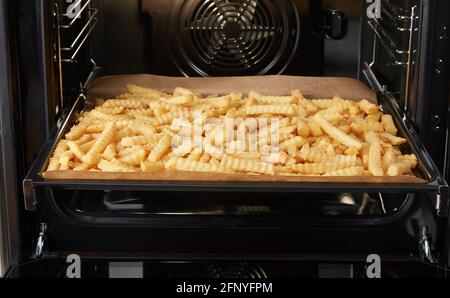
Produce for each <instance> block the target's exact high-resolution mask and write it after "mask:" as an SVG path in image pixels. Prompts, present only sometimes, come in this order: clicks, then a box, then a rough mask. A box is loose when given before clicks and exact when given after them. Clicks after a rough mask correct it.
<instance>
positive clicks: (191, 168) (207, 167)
mask: <svg viewBox="0 0 450 298" xmlns="http://www.w3.org/2000/svg"><path fill="white" fill-rule="evenodd" d="M166 168H169V169H174V170H177V171H184V172H216V171H217V166H215V165H213V164H209V163H205V162H201V161H196V160H191V159H183V158H175V159H173V160H170V161H168V162H167V163H166Z"/></svg>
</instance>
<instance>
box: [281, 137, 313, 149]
mask: <svg viewBox="0 0 450 298" xmlns="http://www.w3.org/2000/svg"><path fill="white" fill-rule="evenodd" d="M306 143H307V140H306V139H304V138H302V137H299V136H297V137H293V138H289V139H288V140H286V141H284V142H282V143H281V144H280V149H282V150H287V149H288V148H290V147H293V148H295V149H297V148H299V147H301V146H303V145H304V144H306Z"/></svg>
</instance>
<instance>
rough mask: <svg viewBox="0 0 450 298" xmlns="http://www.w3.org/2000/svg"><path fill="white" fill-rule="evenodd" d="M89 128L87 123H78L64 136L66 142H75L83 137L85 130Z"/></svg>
mask: <svg viewBox="0 0 450 298" xmlns="http://www.w3.org/2000/svg"><path fill="white" fill-rule="evenodd" d="M88 126H89V124H88V123H79V124H78V125H75V126H74V127H72V129H71V130H70V132H69V133H67V134H66V140H68V141H76V140H78V139H79V138H81V137H82V136H83V134H84V133H85V132H86V128H87V127H88Z"/></svg>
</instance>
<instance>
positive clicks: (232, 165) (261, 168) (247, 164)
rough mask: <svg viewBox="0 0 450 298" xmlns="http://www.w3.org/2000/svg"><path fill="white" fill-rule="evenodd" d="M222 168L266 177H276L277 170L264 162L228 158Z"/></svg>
mask: <svg viewBox="0 0 450 298" xmlns="http://www.w3.org/2000/svg"><path fill="white" fill-rule="evenodd" d="M221 166H222V167H224V168H227V169H231V170H234V171H239V172H250V173H259V174H266V175H274V174H275V169H274V168H273V165H271V164H268V163H263V162H258V161H254V160H249V159H240V158H233V157H230V156H226V157H225V158H224V159H223V160H222V163H221Z"/></svg>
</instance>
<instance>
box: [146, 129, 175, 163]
mask: <svg viewBox="0 0 450 298" xmlns="http://www.w3.org/2000/svg"><path fill="white" fill-rule="evenodd" d="M171 145H172V137H171V136H170V135H168V134H166V135H164V136H163V137H162V138H161V140H160V141H159V143H158V145H156V147H155V148H154V149H153V150H152V152H151V153H150V155H149V156H148V161H159V160H161V158H162V157H163V156H164V155H166V154H167V152H168V151H169V149H170V147H171Z"/></svg>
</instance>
